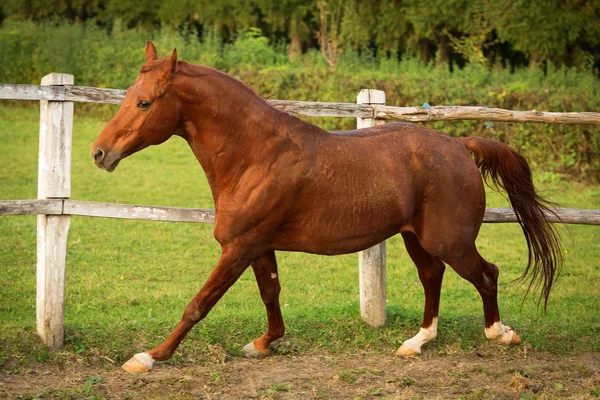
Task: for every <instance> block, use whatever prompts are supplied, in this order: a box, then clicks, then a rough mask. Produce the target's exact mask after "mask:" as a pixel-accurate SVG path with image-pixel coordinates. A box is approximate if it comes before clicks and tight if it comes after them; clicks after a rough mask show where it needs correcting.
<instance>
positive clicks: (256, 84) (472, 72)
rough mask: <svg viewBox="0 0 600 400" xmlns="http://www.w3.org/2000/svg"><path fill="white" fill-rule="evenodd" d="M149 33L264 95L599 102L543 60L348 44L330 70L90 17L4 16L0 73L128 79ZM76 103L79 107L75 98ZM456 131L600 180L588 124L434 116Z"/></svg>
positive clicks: (252, 44)
mask: <svg viewBox="0 0 600 400" xmlns="http://www.w3.org/2000/svg"><path fill="white" fill-rule="evenodd" d="M147 39H152V40H153V41H154V43H155V44H156V46H157V48H158V51H159V53H160V54H161V55H163V56H168V55H169V54H170V52H171V50H172V49H173V48H174V47H177V49H178V52H179V55H180V57H181V58H182V59H185V60H187V61H189V62H193V63H202V64H205V65H209V66H213V67H216V68H218V69H220V70H223V71H225V72H228V73H230V74H232V75H233V76H235V77H237V78H239V79H242V80H243V81H244V82H246V83H247V84H248V85H250V86H251V87H253V88H254V89H255V90H256V92H257V93H258V94H259V95H261V96H263V97H273V98H276V99H290V100H292V99H293V100H307V101H311V100H312V101H335V102H354V101H356V94H357V93H358V92H359V91H360V89H362V88H377V89H382V90H384V91H385V92H386V94H387V99H388V100H387V101H388V104H389V105H396V106H415V105H422V104H423V103H426V102H427V103H429V104H431V105H459V106H460V105H471V106H476V105H480V106H485V105H487V106H488V107H497V108H505V109H513V110H530V109H536V110H540V111H565V112H566V111H597V110H598V104H600V82H599V81H598V78H597V77H596V76H595V75H594V74H593V73H592V72H591V71H577V70H575V69H569V68H566V67H562V68H553V67H552V66H549V67H548V68H547V70H546V71H544V70H543V69H542V68H541V67H539V66H533V67H531V68H529V69H520V70H517V71H515V72H514V73H511V72H510V71H509V70H507V69H502V68H498V67H493V68H491V69H490V68H487V67H484V66H482V65H480V64H468V65H466V66H465V67H464V68H463V69H457V70H455V71H454V72H452V73H451V72H450V71H449V69H448V67H447V65H433V64H429V65H424V64H422V63H420V62H418V61H417V60H416V59H414V58H410V57H407V58H405V59H403V60H401V61H399V60H398V58H397V56H396V55H394V54H391V55H379V56H375V55H374V54H372V52H369V51H362V52H357V51H352V50H348V51H346V52H345V53H344V54H343V55H342V57H341V59H340V61H339V63H338V66H337V69H336V71H335V72H333V73H332V72H330V71H329V69H328V67H327V65H326V64H325V62H324V61H323V59H322V58H321V56H320V54H319V53H318V52H317V51H310V52H308V53H306V54H304V55H302V56H301V57H299V58H297V59H296V60H295V61H294V62H291V61H289V60H288V58H287V49H286V47H285V46H277V45H273V44H271V43H269V42H268V40H267V39H266V38H264V37H262V36H261V35H260V32H259V31H258V30H250V31H248V32H243V33H240V34H239V35H238V36H237V37H236V39H235V41H234V42H233V43H229V44H224V43H222V42H221V41H220V40H219V39H218V36H217V35H211V34H210V32H208V33H206V34H205V36H204V39H203V40H202V41H199V40H198V39H197V38H196V37H195V36H194V35H192V34H190V33H187V32H186V31H185V29H182V30H173V29H162V30H155V31H143V30H140V29H134V30H125V31H123V32H114V33H112V34H111V33H107V32H105V31H104V30H102V29H101V28H99V27H98V26H96V25H93V24H74V25H70V24H62V25H57V24H54V25H52V24H34V23H33V22H14V21H8V20H7V21H5V22H4V23H3V25H2V27H0V46H1V47H2V49H3V51H2V53H1V56H0V57H1V59H0V61H2V63H1V64H0V82H7V83H39V81H40V79H41V77H42V76H44V75H46V74H48V73H50V72H68V73H72V74H74V75H75V82H76V84H79V85H88V86H98V87H116V88H126V87H128V86H129V85H130V84H131V82H132V81H133V80H134V79H135V77H136V76H137V75H138V71H139V67H140V66H141V65H142V64H143V62H144V57H143V51H144V47H145V43H146V40H147ZM78 108H79V107H78ZM311 120H312V121H316V122H318V123H319V124H320V125H322V126H323V127H325V128H326V129H332V130H342V129H352V128H353V127H355V126H356V123H355V121H354V120H352V119H348V118H344V119H334V118H326V119H323V118H319V119H311ZM430 125H431V126H433V127H435V128H437V129H438V130H440V131H443V132H445V133H448V134H450V135H454V136H467V135H478V136H484V137H490V138H494V139H498V140H501V141H503V142H505V143H508V144H509V145H511V146H513V147H515V148H516V149H517V150H519V151H521V152H523V153H524V155H525V156H526V157H528V158H529V159H530V161H531V163H532V164H533V165H534V166H536V167H538V168H541V169H544V170H548V171H554V172H567V173H570V174H572V175H576V176H579V177H581V178H584V179H591V180H594V181H597V180H598V179H600V136H599V135H598V128H596V127H589V126H574V125H571V126H568V125H544V124H512V123H496V124H494V125H493V128H492V129H485V126H486V123H482V122H475V121H456V122H436V123H431V124H430Z"/></svg>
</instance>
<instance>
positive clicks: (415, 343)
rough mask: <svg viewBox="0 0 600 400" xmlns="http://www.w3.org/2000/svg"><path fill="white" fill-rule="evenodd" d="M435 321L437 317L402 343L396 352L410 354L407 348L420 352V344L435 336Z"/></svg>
mask: <svg viewBox="0 0 600 400" xmlns="http://www.w3.org/2000/svg"><path fill="white" fill-rule="evenodd" d="M437 322H438V319H437V317H436V318H434V319H433V320H432V321H431V325H430V326H429V327H428V328H421V329H420V330H419V333H417V334H416V335H415V336H413V337H412V338H410V339H408V340H406V341H405V342H404V343H402V347H400V349H398V353H399V354H401V355H410V352H408V350H412V351H413V352H415V353H417V354H421V346H423V345H424V344H425V343H427V342H429V341H431V340H433V339H435V338H436V336H437Z"/></svg>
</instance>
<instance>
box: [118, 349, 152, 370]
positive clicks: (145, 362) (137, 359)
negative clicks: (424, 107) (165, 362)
mask: <svg viewBox="0 0 600 400" xmlns="http://www.w3.org/2000/svg"><path fill="white" fill-rule="evenodd" d="M153 366H154V359H153V358H152V356H151V355H150V354H148V353H139V354H136V355H135V356H133V357H131V358H130V359H129V361H127V362H126V363H125V364H123V365H122V366H121V368H123V369H124V370H125V371H127V372H131V373H133V374H139V373H141V372H148V371H150V370H151V369H152V367H153Z"/></svg>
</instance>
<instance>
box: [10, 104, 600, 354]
mask: <svg viewBox="0 0 600 400" xmlns="http://www.w3.org/2000/svg"><path fill="white" fill-rule="evenodd" d="M105 123H106V121H103V120H100V119H96V118H93V117H90V116H89V113H86V115H84V116H82V115H76V117H75V122H74V129H73V136H74V137H73V160H72V163H73V164H72V165H73V167H72V171H73V175H72V196H71V197H72V198H73V199H78V200H93V201H110V202H122V203H137V204H148V205H165V206H181V207H212V199H211V196H210V192H209V190H208V186H207V183H206V179H205V177H204V174H203V172H202V170H201V168H200V167H199V165H198V164H197V161H196V160H195V159H194V157H193V155H192V153H191V151H190V150H189V148H188V147H187V145H186V144H185V142H184V141H183V140H180V139H179V138H174V139H172V140H169V141H168V142H166V143H165V144H163V145H161V146H158V147H153V148H149V149H146V150H144V151H142V152H140V153H138V154H136V155H134V156H132V157H130V158H129V159H127V160H125V161H124V162H122V163H121V165H120V166H119V168H118V169H117V171H116V172H114V173H112V174H108V173H106V172H104V171H101V170H99V169H97V168H96V167H95V166H94V165H93V163H92V162H91V157H90V146H91V144H92V142H93V140H94V139H95V138H96V137H97V135H98V134H99V133H100V131H101V129H102V127H103V126H104V124H105ZM38 124H39V114H38V111H37V110H36V109H35V108H16V107H13V106H9V105H6V104H4V105H3V104H0V154H1V160H2V163H1V164H0V199H30V198H35V197H36V190H37V146H38V144H37V135H38ZM537 176H538V177H540V178H541V179H540V180H539V181H538V186H539V187H540V188H542V189H544V190H546V191H548V193H549V195H550V197H551V199H553V200H555V201H557V202H559V203H560V204H561V205H562V206H565V207H576V208H596V209H598V208H600V187H598V186H586V185H585V184H583V183H578V182H576V181H573V180H566V179H564V178H562V177H561V176H559V175H555V174H551V173H545V172H543V171H539V172H538V173H537ZM488 203H489V204H488V205H489V206H492V207H499V206H504V205H505V201H504V199H503V198H502V196H501V195H499V194H496V193H493V192H492V193H490V196H489V200H488ZM0 238H1V239H0V286H1V287H2V289H1V290H0V365H1V364H2V362H3V360H6V359H8V358H10V357H11V356H14V357H17V358H19V359H21V360H24V361H26V360H35V361H40V362H52V363H58V364H60V363H62V362H64V361H65V360H67V359H78V360H81V361H82V362H92V363H113V362H114V363H120V362H123V361H125V360H126V359H127V358H129V357H130V356H131V354H133V353H136V352H139V351H142V350H146V349H148V348H150V347H153V346H155V345H157V344H159V343H160V342H161V341H162V340H164V338H165V337H166V336H167V335H168V334H169V333H170V331H171V330H172V328H173V327H174V326H175V324H176V322H177V321H178V320H179V318H180V317H181V314H182V312H183V310H184V308H185V307H186V305H187V303H188V301H189V300H190V299H191V298H192V297H193V295H194V294H195V293H196V292H197V291H198V290H199V288H200V287H201V285H202V283H203V282H204V280H205V279H206V277H207V276H208V274H209V272H210V271H211V269H212V268H213V266H214V264H215V262H216V260H217V258H218V256H219V253H220V252H219V246H218V244H217V243H216V242H215V241H214V239H213V238H212V226H211V225H207V224H186V223H164V222H146V221H124V220H113V219H101V218H86V217H74V218H72V222H71V229H70V233H69V242H68V258H67V283H66V309H65V326H66V346H65V348H64V350H62V351H60V352H50V351H48V350H47V349H45V347H44V346H42V345H41V344H40V343H39V340H38V339H37V337H36V336H35V262H36V261H35V240H36V218H35V217H34V216H6V217H0ZM478 246H479V248H480V250H481V252H482V254H483V255H484V256H485V257H486V258H487V259H489V260H490V261H492V262H494V263H496V264H497V265H498V266H499V268H500V271H501V275H500V282H501V285H500V287H499V305H500V311H501V313H502V315H503V320H504V321H505V322H507V323H509V324H512V325H514V326H516V327H517V328H518V330H519V331H520V333H521V335H522V338H523V340H524V344H523V345H524V346H527V347H528V348H529V349H533V350H538V351H550V352H553V353H557V354H569V353H571V352H585V351H598V350H600V313H599V311H600V309H599V307H598V304H600V294H599V291H598V288H599V287H600V228H598V227H593V226H571V227H570V231H566V230H565V231H564V250H565V257H566V264H565V267H564V270H563V275H562V278H561V279H560V281H559V283H558V285H557V286H556V288H555V290H554V292H553V293H552V296H551V299H550V305H549V309H548V313H547V314H544V313H543V312H541V311H539V310H538V309H537V306H536V304H535V302H534V301H533V300H534V297H535V296H530V297H528V298H527V300H526V301H525V302H524V304H523V305H522V306H521V300H522V297H523V293H524V289H523V287H520V286H519V285H517V284H511V283H509V282H510V281H512V280H513V279H514V278H516V277H518V276H519V275H520V273H521V272H522V270H523V268H524V262H525V260H526V247H525V242H524V239H523V237H522V234H521V233H520V231H519V228H518V227H517V226H516V225H515V224H496V225H492V224H486V225H484V226H483V228H482V232H481V234H480V237H479V239H478ZM278 260H279V265H280V277H281V281H282V286H283V291H282V294H281V304H282V308H283V314H284V319H285V320H286V327H287V334H286V336H285V337H284V339H283V340H282V341H279V343H278V345H277V346H276V351H277V352H278V353H279V354H296V353H302V352H306V351H309V350H319V349H326V350H327V351H330V352H337V351H362V350H365V349H367V350H368V351H370V352H382V353H390V352H391V351H392V350H393V349H394V348H396V347H398V346H400V344H401V343H402V341H403V340H405V339H407V338H408V337H410V336H412V335H414V334H415V333H416V332H417V330H418V327H419V325H420V322H421V317H422V309H423V301H424V300H423V293H422V287H421V284H420V282H419V280H418V277H417V273H416V269H415V268H414V266H413V265H412V263H411V262H410V260H409V258H408V256H407V255H406V253H405V251H404V248H403V245H402V242H401V240H400V239H399V238H392V239H390V241H389V242H388V317H389V323H388V324H387V325H386V327H384V328H383V329H371V328H369V327H367V326H366V325H365V324H364V323H362V322H361V320H360V317H359V312H358V271H357V256H356V255H355V254H351V255H346V256H338V257H324V256H315V255H307V254H301V253H278ZM440 317H441V318H440V328H439V336H438V340H437V342H436V343H435V344H434V345H433V346H429V347H428V348H429V349H433V351H435V352H437V353H440V354H444V353H448V354H449V353H451V352H452V351H454V350H455V349H457V348H458V349H463V350H470V349H474V348H477V347H482V346H483V347H485V346H488V347H489V346H491V347H492V348H493V346H495V345H494V344H491V343H489V342H487V341H486V340H485V337H484V334H483V316H482V306H481V300H480V297H479V295H478V294H477V292H476V290H475V289H474V288H473V287H472V286H471V285H470V284H469V283H467V282H465V281H463V280H462V279H460V278H459V277H458V276H457V275H456V273H454V272H453V271H452V270H451V269H448V272H447V274H446V277H445V281H444V286H443V290H442V300H441V310H440ZM265 326H266V315H265V311H264V306H263V305H262V303H261V300H260V296H259V293H258V288H257V286H256V284H255V282H254V277H253V275H252V272H251V271H250V270H249V271H247V272H246V273H245V274H244V275H243V276H242V278H241V279H240V280H239V281H238V282H237V283H236V284H235V285H234V286H233V287H232V288H231V290H230V291H229V292H228V293H227V294H226V295H225V296H224V298H223V299H222V300H221V301H220V302H219V303H218V304H217V306H216V307H215V308H214V309H213V311H212V312H211V313H210V314H209V316H208V317H207V318H206V319H205V320H203V321H202V322H200V323H199V324H198V325H197V326H196V327H195V328H194V329H193V330H192V332H191V333H190V335H189V336H188V339H187V340H186V341H185V342H184V343H183V345H182V346H181V348H180V351H178V353H177V355H176V357H175V359H174V361H175V362H181V361H186V360H194V361H198V360H203V359H206V358H207V357H210V356H211V346H207V345H208V344H210V345H220V346H223V348H224V349H225V351H226V352H228V353H230V354H233V355H239V354H241V347H242V346H243V345H245V344H246V343H247V342H249V341H250V340H252V339H253V338H255V337H256V336H258V335H260V334H261V333H262V332H263V330H264V329H265ZM430 351H431V350H430ZM509 351H510V350H509Z"/></svg>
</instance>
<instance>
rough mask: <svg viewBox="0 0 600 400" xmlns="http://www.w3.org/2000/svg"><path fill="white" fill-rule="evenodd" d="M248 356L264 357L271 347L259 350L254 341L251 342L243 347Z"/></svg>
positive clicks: (245, 354)
mask: <svg viewBox="0 0 600 400" xmlns="http://www.w3.org/2000/svg"><path fill="white" fill-rule="evenodd" d="M242 350H243V351H244V356H246V358H263V357H266V356H268V355H269V353H270V351H269V349H266V350H259V349H257V348H256V347H255V346H254V342H250V343H248V344H247V345H245V346H244V348H243V349H242Z"/></svg>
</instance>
